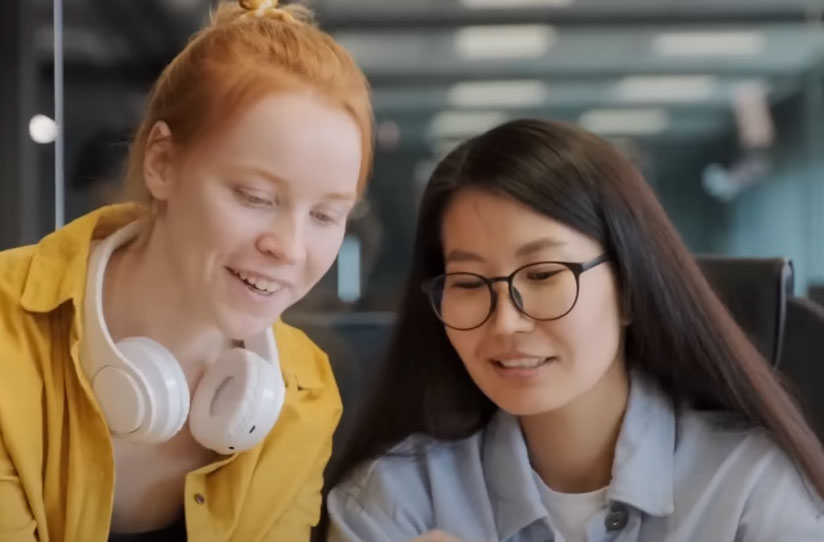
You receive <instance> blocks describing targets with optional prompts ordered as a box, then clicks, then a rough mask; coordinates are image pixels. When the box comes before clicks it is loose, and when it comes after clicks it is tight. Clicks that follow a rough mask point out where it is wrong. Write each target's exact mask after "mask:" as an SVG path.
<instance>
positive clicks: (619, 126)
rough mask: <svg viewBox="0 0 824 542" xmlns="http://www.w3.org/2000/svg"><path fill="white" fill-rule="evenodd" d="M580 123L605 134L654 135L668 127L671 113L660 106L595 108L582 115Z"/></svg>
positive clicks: (587, 128) (586, 127)
mask: <svg viewBox="0 0 824 542" xmlns="http://www.w3.org/2000/svg"><path fill="white" fill-rule="evenodd" d="M578 124H580V125H581V127H583V128H584V129H586V130H589V131H590V132H595V133H597V134H603V135H652V134H657V133H659V132H662V131H663V130H664V129H666V128H667V126H668V125H669V115H668V114H667V112H666V110H664V109H659V108H650V109H640V108H639V109H593V110H590V111H587V112H586V113H584V114H583V115H581V117H580V118H579V119H578Z"/></svg>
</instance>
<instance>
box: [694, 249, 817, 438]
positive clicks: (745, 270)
mask: <svg viewBox="0 0 824 542" xmlns="http://www.w3.org/2000/svg"><path fill="white" fill-rule="evenodd" d="M698 263H699V265H700V266H701V268H702V270H703V272H704V275H705V276H706V277H707V280H708V281H709V282H710V284H711V285H712V286H713V288H714V289H715V291H716V293H717V294H718V296H719V297H720V298H721V300H722V301H723V302H724V303H725V304H726V305H727V307H728V309H729V310H730V312H731V313H732V316H733V318H735V319H736V321H737V322H738V324H739V325H740V326H741V327H742V328H743V329H744V331H745V332H747V334H748V335H749V336H750V339H751V340H752V341H753V342H754V343H755V345H756V346H757V347H758V348H759V350H760V351H761V353H762V354H763V355H764V357H766V358H767V360H768V361H770V362H771V363H772V364H773V365H774V366H775V367H776V368H777V370H778V371H780V372H781V373H782V374H783V375H784V376H785V377H786V378H785V380H786V381H787V382H788V384H789V385H790V388H791V391H792V392H794V394H795V396H796V397H797V398H798V400H799V401H800V403H801V406H802V408H803V409H804V411H805V412H806V414H807V415H808V419H809V421H810V423H811V424H812V426H813V429H814V430H815V431H816V432H817V433H818V436H819V438H820V439H821V440H822V441H824V394H822V393H821V389H822V388H823V387H824V308H822V307H820V306H818V305H816V304H815V303H813V302H811V301H810V300H808V299H804V298H799V297H795V296H794V295H793V268H792V263H791V262H790V261H789V260H785V259H781V258H774V259H744V258H725V257H701V258H698Z"/></svg>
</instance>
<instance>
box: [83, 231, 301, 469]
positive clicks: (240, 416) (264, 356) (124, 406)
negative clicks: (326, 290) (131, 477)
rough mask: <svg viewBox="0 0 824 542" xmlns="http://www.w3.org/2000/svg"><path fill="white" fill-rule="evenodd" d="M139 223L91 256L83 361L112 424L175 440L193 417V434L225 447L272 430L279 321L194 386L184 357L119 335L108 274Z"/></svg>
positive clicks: (136, 435) (279, 388) (147, 438)
mask: <svg viewBox="0 0 824 542" xmlns="http://www.w3.org/2000/svg"><path fill="white" fill-rule="evenodd" d="M139 225H140V224H139V223H133V224H130V225H129V226H126V227H125V228H123V229H121V230H119V231H118V232H116V233H114V234H113V235H110V236H109V237H107V238H106V239H104V240H102V241H100V242H99V243H98V244H97V245H96V246H95V247H94V248H93V250H92V253H91V256H90V258H89V272H88V278H87V281H86V296H85V303H84V310H85V312H84V318H83V321H84V327H85V331H84V336H83V338H82V340H81V357H80V362H81V365H82V367H83V371H84V372H85V374H86V378H88V380H89V382H90V383H91V386H92V389H93V390H94V393H95V396H96V397H97V401H98V403H99V404H100V407H101V409H102V410H103V414H104V416H105V417H106V422H107V423H108V425H109V430H110V431H111V432H112V433H114V434H115V435H118V436H122V437H124V438H126V439H128V440H131V441H135V442H144V443H157V442H163V441H166V440H169V439H170V438H171V437H172V436H174V435H175V434H176V433H177V432H178V431H180V429H181V428H182V427H183V424H184V423H185V422H186V420H187V418H188V420H189V429H190V430H191V432H192V436H193V437H194V438H195V440H197V441H198V442H199V443H200V444H202V445H203V446H205V447H207V448H209V449H212V450H214V451H216V452H218V453H221V454H230V453H234V452H241V451H244V450H248V449H249V448H252V447H254V446H255V445H256V444H257V443H258V442H260V441H261V440H262V439H263V438H264V437H265V436H266V435H267V434H268V433H269V431H270V430H271V429H272V427H273V426H274V424H275V422H276V421H277V418H278V416H279V414H280V410H281V408H283V402H284V400H285V397H286V387H285V385H284V383H283V376H282V375H281V373H280V362H279V359H278V351H277V347H276V345H275V339H274V335H273V333H272V329H271V328H267V329H266V330H265V332H263V333H261V334H260V335H258V336H256V337H252V338H251V339H248V340H246V341H245V344H244V346H245V347H246V348H233V349H231V350H229V351H227V352H225V353H224V354H222V355H221V356H220V357H219V358H218V359H217V360H216V361H215V362H214V363H213V364H212V365H210V366H209V368H208V369H207V370H206V372H205V374H204V375H203V378H202V379H201V380H200V382H199V383H198V385H197V388H196V389H195V390H194V391H193V393H192V398H191V408H190V401H189V386H188V383H187V382H186V377H185V376H184V374H183V370H182V369H181V368H180V364H179V363H178V361H177V360H176V359H175V357H174V356H173V355H172V353H171V352H169V350H168V349H166V348H165V347H164V346H163V345H161V344H160V343H158V342H156V341H154V340H152V339H150V338H148V337H128V338H126V339H123V340H121V341H119V342H118V343H117V344H115V343H114V341H113V340H112V337H111V335H110V334H109V330H108V328H107V326H106V322H105V319H104V316H103V280H104V276H105V272H106V265H107V263H108V261H109V258H110V257H111V255H112V252H114V250H115V249H116V248H117V247H119V246H121V245H122V244H124V243H125V242H126V241H128V240H129V239H131V238H132V237H134V236H135V235H136V234H137V231H138V228H139Z"/></svg>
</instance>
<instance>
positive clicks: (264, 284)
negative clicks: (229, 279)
mask: <svg viewBox="0 0 824 542" xmlns="http://www.w3.org/2000/svg"><path fill="white" fill-rule="evenodd" d="M235 274H236V275H237V276H238V277H240V278H241V280H243V282H245V283H247V284H249V285H251V286H254V287H255V288H257V289H258V290H261V291H263V292H266V293H270V294H273V293H275V292H277V291H278V290H280V286H279V285H278V284H277V283H276V282H272V281H268V280H266V279H264V278H261V277H253V276H251V275H249V274H248V273H246V272H245V271H238V272H237V273H235Z"/></svg>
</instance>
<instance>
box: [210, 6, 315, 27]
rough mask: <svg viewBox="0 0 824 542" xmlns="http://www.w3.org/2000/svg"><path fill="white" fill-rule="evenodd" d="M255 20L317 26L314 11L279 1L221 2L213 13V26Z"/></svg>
mask: <svg viewBox="0 0 824 542" xmlns="http://www.w3.org/2000/svg"><path fill="white" fill-rule="evenodd" d="M255 19H268V20H271V21H280V22H284V23H303V24H309V25H313V26H314V25H315V18H314V16H313V14H312V11H311V10H310V9H308V8H307V7H305V6H302V5H298V4H288V5H284V6H281V5H280V2H279V1H278V0H237V2H234V1H221V2H219V3H218V5H217V8H216V9H215V11H214V12H213V13H212V24H211V26H213V27H215V26H223V25H226V24H232V23H235V22H237V21H243V20H246V21H249V20H255Z"/></svg>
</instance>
